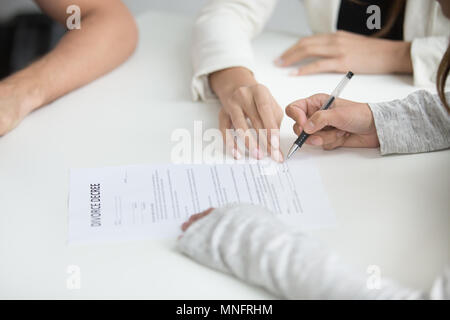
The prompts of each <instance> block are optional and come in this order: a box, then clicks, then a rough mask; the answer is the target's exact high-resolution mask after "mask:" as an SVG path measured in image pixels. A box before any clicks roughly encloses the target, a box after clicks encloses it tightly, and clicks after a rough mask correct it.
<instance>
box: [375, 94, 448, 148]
mask: <svg viewBox="0 0 450 320" xmlns="http://www.w3.org/2000/svg"><path fill="white" fill-rule="evenodd" d="M447 99H449V100H450V94H449V93H448V94H447ZM369 107H370V109H371V110H372V114H373V118H374V121H375V127H376V130H377V135H378V140H379V142H380V151H381V154H382V155H386V154H392V153H419V152H429V151H435V150H441V149H447V148H449V147H450V116H449V114H448V112H447V110H445V108H444V106H443V105H442V103H441V102H440V99H439V97H438V96H437V95H433V94H431V93H429V92H428V91H425V90H421V91H417V92H414V93H412V94H410V95H409V96H407V97H406V98H405V99H402V100H394V101H389V102H381V103H369Z"/></svg>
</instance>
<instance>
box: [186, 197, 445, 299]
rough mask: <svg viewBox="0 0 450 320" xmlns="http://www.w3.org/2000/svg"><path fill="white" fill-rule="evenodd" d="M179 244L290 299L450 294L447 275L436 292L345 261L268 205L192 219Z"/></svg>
mask: <svg viewBox="0 0 450 320" xmlns="http://www.w3.org/2000/svg"><path fill="white" fill-rule="evenodd" d="M178 249H179V250H180V251H181V252H183V253H184V254H186V255H187V256H189V257H191V258H192V259H194V260H195V261H197V262H199V263H201V264H203V265H206V266H208V267H210V268H214V269H216V270H220V271H222V272H225V273H228V274H231V275H233V276H235V277H237V278H239V279H241V280H243V281H246V282H248V283H250V284H253V285H257V286H260V287H262V288H264V289H266V290H267V291H269V292H271V293H272V294H274V295H275V296H277V297H280V298H288V299H427V298H439V299H448V298H449V296H450V286H449V285H448V284H449V279H450V278H449V276H450V272H447V273H446V274H445V275H444V277H443V278H442V279H441V280H439V281H437V282H436V284H435V285H434V286H433V292H432V293H433V294H432V295H429V294H427V293H426V292H423V291H420V290H414V289H410V288H407V287H403V286H401V285H400V284H398V283H396V282H394V281H392V280H389V279H384V278H383V279H380V283H379V288H377V289H371V288H369V286H368V285H367V275H365V274H363V273H361V272H358V271H356V270H354V269H353V268H351V267H350V266H348V265H347V264H346V263H345V262H343V261H342V260H341V259H340V258H339V257H338V256H337V254H335V253H334V252H332V251H330V250H329V249H327V248H326V247H324V246H323V245H322V244H321V243H320V242H319V241H316V240H314V239H313V238H311V237H309V236H307V235H305V234H303V233H301V232H299V231H298V230H296V229H295V228H294V227H291V226H288V225H286V224H284V223H282V222H281V221H280V220H279V219H277V218H276V217H274V216H273V214H272V213H271V212H270V211H268V210H267V209H265V208H263V207H259V206H254V205H243V204H240V205H232V206H228V207H225V208H220V209H215V210H214V211H213V212H212V213H210V214H209V215H207V216H206V217H204V218H202V219H199V220H198V221H196V222H194V223H193V225H192V226H190V227H189V229H188V230H187V231H186V232H185V233H184V234H183V236H182V237H181V238H180V239H179V240H178Z"/></svg>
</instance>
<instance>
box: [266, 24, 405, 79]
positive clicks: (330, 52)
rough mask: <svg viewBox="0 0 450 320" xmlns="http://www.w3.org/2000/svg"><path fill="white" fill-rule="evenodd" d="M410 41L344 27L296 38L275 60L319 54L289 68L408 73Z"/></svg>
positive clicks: (283, 61) (303, 72)
mask: <svg viewBox="0 0 450 320" xmlns="http://www.w3.org/2000/svg"><path fill="white" fill-rule="evenodd" d="M410 51H411V43H410V42H405V41H393V40H385V39H379V38H373V37H367V36H362V35H358V34H355V33H351V32H346V31H337V32H335V33H332V34H318V35H313V36H310V37H306V38H302V39H300V40H299V41H298V42H297V43H296V44H295V45H294V46H292V47H291V48H289V49H288V50H287V51H286V52H284V53H283V54H282V55H281V57H280V58H278V59H277V60H276V61H275V64H276V65H278V66H280V67H287V66H291V65H292V64H294V63H297V62H301V61H302V60H304V59H307V58H319V59H318V60H316V61H314V62H311V63H309V64H306V65H304V66H302V67H300V68H299V69H298V70H296V71H294V72H293V75H308V74H315V73H321V72H338V73H345V72H347V71H348V70H352V71H353V72H355V73H412V70H413V68H412V62H411V54H410Z"/></svg>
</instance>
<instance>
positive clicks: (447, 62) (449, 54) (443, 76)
mask: <svg viewBox="0 0 450 320" xmlns="http://www.w3.org/2000/svg"><path fill="white" fill-rule="evenodd" d="M449 71H450V44H449V46H448V48H447V51H446V52H445V53H444V57H443V58H442V60H441V63H440V64H439V69H438V73H437V79H436V86H437V91H438V93H439V98H441V101H442V104H443V105H444V107H445V108H447V111H449V112H450V106H449V105H448V101H447V98H446V96H445V83H446V82H447V77H448V73H449Z"/></svg>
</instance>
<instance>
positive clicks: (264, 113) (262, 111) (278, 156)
mask: <svg viewBox="0 0 450 320" xmlns="http://www.w3.org/2000/svg"><path fill="white" fill-rule="evenodd" d="M254 101H255V104H256V110H257V111H258V115H259V118H260V119H261V121H262V124H263V125H264V129H266V131H265V132H264V134H263V135H262V137H261V135H260V138H261V139H264V142H265V145H266V147H267V152H268V153H269V154H270V155H271V156H272V158H273V159H274V160H275V161H277V162H282V161H283V154H282V153H281V151H280V134H279V129H280V128H279V124H278V122H277V119H276V117H275V114H274V111H273V110H274V108H279V106H278V105H277V103H276V102H275V100H274V99H273V98H272V95H271V94H270V92H269V91H268V90H267V88H265V87H264V86H261V87H259V88H258V90H256V92H255V94H254Z"/></svg>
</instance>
